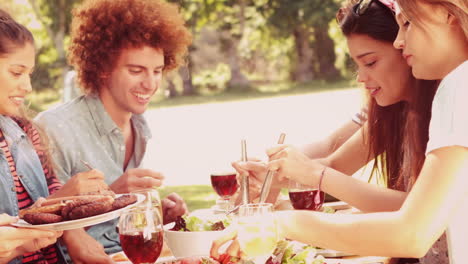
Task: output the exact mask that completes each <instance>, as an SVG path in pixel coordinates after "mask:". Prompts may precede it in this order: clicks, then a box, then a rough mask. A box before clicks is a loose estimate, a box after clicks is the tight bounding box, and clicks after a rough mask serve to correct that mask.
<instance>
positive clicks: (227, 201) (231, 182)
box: [211, 172, 239, 211]
mask: <svg viewBox="0 0 468 264" xmlns="http://www.w3.org/2000/svg"><path fill="white" fill-rule="evenodd" d="M211 186H213V189H214V190H215V191H216V193H217V194H218V195H219V196H220V198H218V200H216V210H220V211H229V210H231V209H232V208H234V204H233V203H232V202H231V196H232V195H234V194H235V193H236V191H237V189H238V188H239V184H238V183H237V174H236V173H235V172H225V173H212V174H211Z"/></svg>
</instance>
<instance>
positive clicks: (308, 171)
mask: <svg viewBox="0 0 468 264" xmlns="http://www.w3.org/2000/svg"><path fill="white" fill-rule="evenodd" d="M267 155H268V157H269V159H270V162H269V163H268V164H267V167H268V168H269V169H270V170H273V171H276V177H278V178H279V180H280V181H284V180H285V179H290V180H293V181H296V182H299V183H301V184H304V185H309V186H318V181H319V179H320V174H321V172H322V171H323V169H324V168H325V166H324V165H323V164H322V163H320V162H319V161H318V160H311V159H309V158H308V157H307V156H306V155H305V154H304V153H303V152H302V151H300V150H298V149H296V148H294V147H293V146H290V145H280V146H276V147H272V148H270V149H268V150H267Z"/></svg>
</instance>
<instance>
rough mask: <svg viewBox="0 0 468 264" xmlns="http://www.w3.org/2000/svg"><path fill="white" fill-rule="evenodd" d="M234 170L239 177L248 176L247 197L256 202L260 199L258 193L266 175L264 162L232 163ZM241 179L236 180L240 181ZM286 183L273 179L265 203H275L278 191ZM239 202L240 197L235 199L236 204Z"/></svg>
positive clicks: (286, 183)
mask: <svg viewBox="0 0 468 264" xmlns="http://www.w3.org/2000/svg"><path fill="white" fill-rule="evenodd" d="M231 164H232V166H233V167H234V169H236V171H237V172H238V174H239V176H244V175H248V177H249V195H250V199H251V200H252V201H256V200H258V199H259V198H260V192H261V188H262V185H263V182H264V181H265V176H266V173H267V170H268V168H267V166H266V164H265V163H264V162H261V161H259V160H249V161H247V162H232V163H231ZM240 180H241V179H238V181H240ZM287 186H288V181H287V180H283V181H279V180H278V178H276V177H275V178H273V181H272V183H271V190H270V194H269V195H268V197H267V200H266V202H269V203H273V204H274V203H275V202H276V201H277V199H278V195H279V191H280V190H281V188H282V187H287ZM239 202H240V197H237V199H236V204H238V203H239Z"/></svg>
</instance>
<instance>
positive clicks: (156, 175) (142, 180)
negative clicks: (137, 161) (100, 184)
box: [110, 169, 164, 193]
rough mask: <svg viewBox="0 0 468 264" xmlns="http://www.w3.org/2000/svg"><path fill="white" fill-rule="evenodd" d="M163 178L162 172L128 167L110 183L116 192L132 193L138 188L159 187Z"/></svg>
mask: <svg viewBox="0 0 468 264" xmlns="http://www.w3.org/2000/svg"><path fill="white" fill-rule="evenodd" d="M163 180H164V176H163V175H162V173H160V172H156V171H153V170H149V169H128V170H127V171H125V173H124V174H122V175H121V176H120V177H119V178H118V179H117V180H116V181H115V182H113V183H112V184H111V185H110V188H111V189H112V190H113V191H114V192H115V193H130V192H132V191H136V190H141V189H146V188H153V187H159V186H161V184H162V181H163Z"/></svg>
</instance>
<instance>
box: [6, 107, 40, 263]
mask: <svg viewBox="0 0 468 264" xmlns="http://www.w3.org/2000/svg"><path fill="white" fill-rule="evenodd" d="M0 129H1V130H2V132H3V135H4V136H5V139H6V140H7V142H8V147H9V149H10V152H11V155H12V156H13V159H14V161H15V164H16V172H17V173H18V177H19V180H20V181H21V183H22V184H23V186H24V188H25V189H26V191H27V192H28V194H29V196H30V197H31V199H32V200H34V201H36V200H37V199H38V198H39V197H47V196H49V189H48V188H47V181H46V177H45V175H44V171H43V169H42V165H41V162H40V160H39V157H38V155H37V153H36V151H35V149H34V146H33V145H32V142H31V141H30V140H29V138H28V136H27V135H26V133H25V132H24V131H23V129H22V128H21V127H20V126H19V125H18V123H16V121H14V120H13V119H11V118H9V117H6V116H3V115H0ZM0 196H1V197H2V198H1V199H0V213H6V214H9V215H12V216H16V215H18V211H19V209H18V200H17V197H16V188H15V183H14V181H13V176H12V175H11V171H10V167H9V165H8V161H7V160H6V157H5V153H4V152H3V150H1V149H0ZM21 262H22V257H21V256H19V257H17V258H15V259H13V260H12V261H10V262H9V263H14V264H16V263H21Z"/></svg>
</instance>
